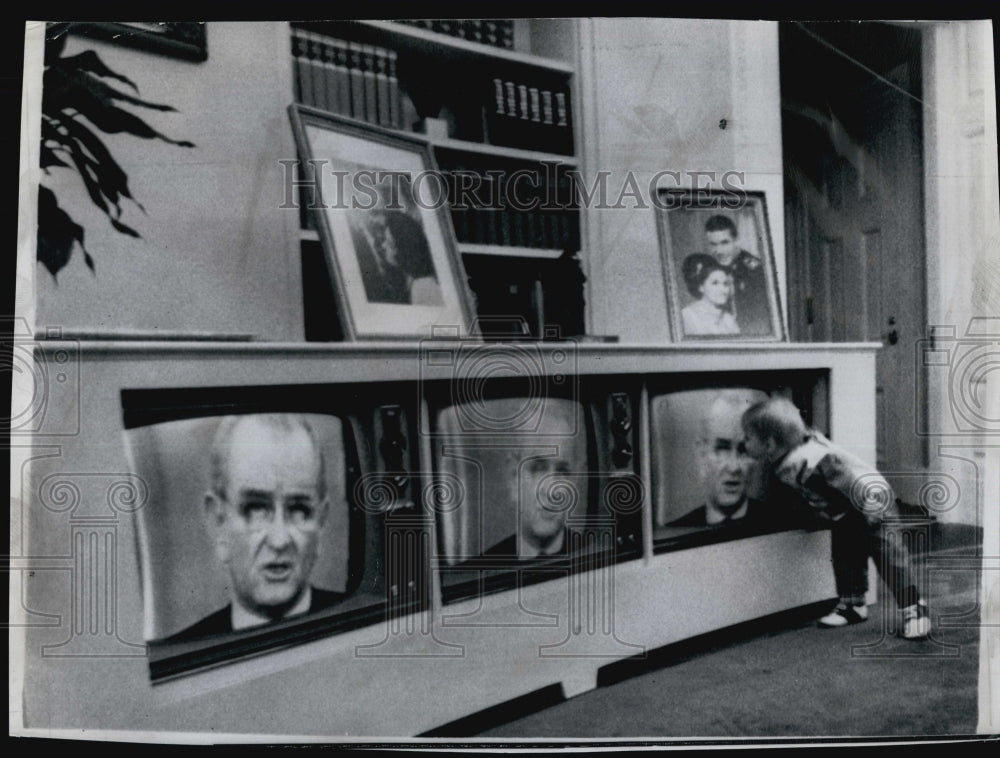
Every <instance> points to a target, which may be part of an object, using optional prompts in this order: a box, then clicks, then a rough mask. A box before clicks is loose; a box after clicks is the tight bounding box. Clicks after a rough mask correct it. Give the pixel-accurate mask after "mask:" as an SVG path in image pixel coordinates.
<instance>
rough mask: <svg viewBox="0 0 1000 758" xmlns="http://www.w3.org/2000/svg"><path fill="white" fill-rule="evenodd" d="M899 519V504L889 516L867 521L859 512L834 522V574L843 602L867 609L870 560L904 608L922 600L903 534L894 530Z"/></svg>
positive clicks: (848, 514)
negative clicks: (865, 603)
mask: <svg viewBox="0 0 1000 758" xmlns="http://www.w3.org/2000/svg"><path fill="white" fill-rule="evenodd" d="M898 516H899V511H898V509H897V507H896V504H895V503H893V504H892V505H890V506H889V507H888V508H887V509H886V511H885V513H883V514H877V515H875V516H868V517H866V516H865V514H862V513H861V512H860V511H858V510H857V509H855V508H849V509H848V511H847V513H845V514H844V516H843V517H842V518H841V519H839V520H838V521H834V522H833V528H832V532H831V535H830V539H831V541H832V546H833V551H832V552H833V574H834V578H835V580H836V583H837V594H838V595H840V599H841V600H843V601H845V602H849V603H851V604H853V605H863V604H864V602H865V595H866V593H867V592H868V556H869V555H871V557H872V558H874V559H875V566H876V567H877V568H878V571H879V573H880V575H881V576H882V579H883V580H884V581H885V583H886V585H887V586H888V587H889V591H890V592H891V593H892V595H893V597H895V598H896V603H897V605H899V607H900V608H905V607H906V606H909V605H913V604H914V603H916V602H917V600H918V599H919V598H920V593H919V590H918V589H917V575H916V571H915V570H914V567H913V562H912V560H911V558H910V554H909V551H908V550H907V548H906V545H905V544H904V542H903V540H902V536H903V535H902V534H900V533H899V531H898V530H893V529H892V528H891V526H892V524H893V521H895V520H896V519H897V518H898Z"/></svg>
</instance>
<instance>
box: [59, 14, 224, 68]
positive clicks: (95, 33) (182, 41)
mask: <svg viewBox="0 0 1000 758" xmlns="http://www.w3.org/2000/svg"><path fill="white" fill-rule="evenodd" d="M69 31H71V32H74V33H76V34H83V35H86V36H89V37H95V38H98V39H103V40H108V41H110V42H115V43H117V44H119V45H125V46H127V47H134V48H137V49H139V50H148V51H149V52H152V53H159V54H161V55H169V56H171V57H173V58H184V59H186V60H190V61H204V60H208V42H207V39H206V34H205V24H204V22H197V21H155V22H154V21H129V22H109V21H86V22H78V23H74V24H71V25H70V27H69Z"/></svg>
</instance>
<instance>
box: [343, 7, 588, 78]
mask: <svg viewBox="0 0 1000 758" xmlns="http://www.w3.org/2000/svg"><path fill="white" fill-rule="evenodd" d="M353 23H355V24H357V25H358V26H361V27H363V28H367V29H369V30H372V31H379V32H382V33H384V34H387V35H390V36H391V37H394V38H396V39H398V40H401V41H411V42H413V43H417V44H430V45H435V46H437V47H441V48H444V49H449V50H453V51H455V52H457V53H463V54H466V55H475V56H477V57H481V58H484V59H493V60H498V61H504V62H507V63H514V64H517V65H521V66H530V67H531V68H536V69H542V70H545V71H549V72H551V73H556V74H561V75H565V76H570V75H572V74H573V73H574V69H573V66H571V65H570V64H568V63H564V62H563V61H560V60H556V59H554V58H546V57H544V56H541V55H535V54H533V53H522V52H520V51H518V50H510V49H507V48H504V47H493V46H491V45H484V44H482V43H479V42H470V41H469V40H465V39H461V38H460V37H452V36H450V35H448V34H441V33H439V32H433V31H430V30H428V29H420V28H418V27H415V26H412V27H411V26H406V25H404V24H397V23H395V22H393V21H360V20H359V21H354V22H353Z"/></svg>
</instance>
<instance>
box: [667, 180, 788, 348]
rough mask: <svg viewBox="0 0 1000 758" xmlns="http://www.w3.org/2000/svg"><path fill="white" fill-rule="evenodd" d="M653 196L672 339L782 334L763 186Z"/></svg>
mask: <svg viewBox="0 0 1000 758" xmlns="http://www.w3.org/2000/svg"><path fill="white" fill-rule="evenodd" d="M657 201H658V202H657V204H656V205H657V208H656V213H657V222H658V223H657V227H658V230H659V235H660V254H661V256H662V259H663V261H662V262H663V276H664V280H665V283H666V290H667V310H668V312H669V314H670V331H671V335H672V337H673V339H674V341H677V342H680V341H689V340H711V341H734V342H747V341H751V342H774V341H782V340H784V339H785V338H786V337H785V325H784V317H783V314H782V310H781V303H780V298H779V295H778V286H777V275H776V273H775V263H774V249H773V247H772V245H771V233H770V230H769V228H768V224H767V205H766V201H765V197H764V193H763V192H747V191H742V190H740V191H730V192H727V191H722V190H678V189H663V190H660V192H659V193H658V195H657Z"/></svg>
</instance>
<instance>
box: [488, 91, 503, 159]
mask: <svg viewBox="0 0 1000 758" xmlns="http://www.w3.org/2000/svg"><path fill="white" fill-rule="evenodd" d="M490 92H491V94H492V98H490V99H489V100H487V103H486V107H485V110H486V114H487V115H486V134H485V138H486V141H487V142H489V144H491V145H502V144H504V127H505V126H506V124H505V123H504V119H505V117H506V109H505V107H504V104H505V102H506V96H505V94H504V84H503V80H502V79H499V78H497V79H494V80H493V82H492V84H491V90H490Z"/></svg>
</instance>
